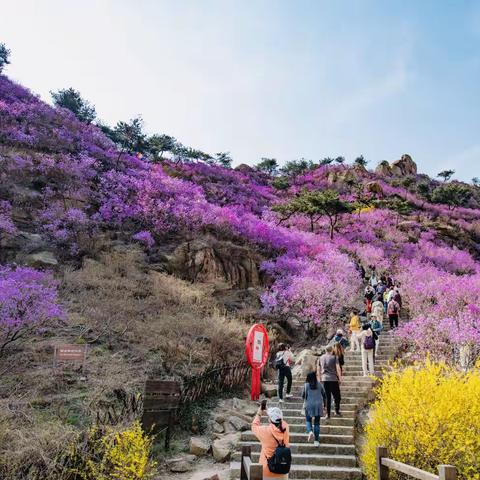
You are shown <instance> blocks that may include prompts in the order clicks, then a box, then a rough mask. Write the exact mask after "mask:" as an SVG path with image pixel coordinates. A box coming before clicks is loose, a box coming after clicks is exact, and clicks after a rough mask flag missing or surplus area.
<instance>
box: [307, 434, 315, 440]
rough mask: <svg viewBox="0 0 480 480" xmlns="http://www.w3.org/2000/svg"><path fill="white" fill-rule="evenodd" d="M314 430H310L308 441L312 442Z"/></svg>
mask: <svg viewBox="0 0 480 480" xmlns="http://www.w3.org/2000/svg"><path fill="white" fill-rule="evenodd" d="M313 437H314V435H313V432H308V438H307V442H311V441H312V440H313Z"/></svg>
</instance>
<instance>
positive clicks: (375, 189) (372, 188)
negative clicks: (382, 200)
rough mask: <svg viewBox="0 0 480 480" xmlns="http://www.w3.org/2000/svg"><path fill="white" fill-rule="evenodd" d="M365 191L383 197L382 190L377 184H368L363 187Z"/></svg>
mask: <svg viewBox="0 0 480 480" xmlns="http://www.w3.org/2000/svg"><path fill="white" fill-rule="evenodd" d="M365 190H366V191H367V192H370V193H373V194H375V195H379V196H380V195H383V188H382V186H381V185H380V184H379V183H378V182H368V183H367V184H366V185H365Z"/></svg>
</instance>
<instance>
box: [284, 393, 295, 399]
mask: <svg viewBox="0 0 480 480" xmlns="http://www.w3.org/2000/svg"><path fill="white" fill-rule="evenodd" d="M292 397H293V395H292V394H291V393H287V394H286V395H285V398H292Z"/></svg>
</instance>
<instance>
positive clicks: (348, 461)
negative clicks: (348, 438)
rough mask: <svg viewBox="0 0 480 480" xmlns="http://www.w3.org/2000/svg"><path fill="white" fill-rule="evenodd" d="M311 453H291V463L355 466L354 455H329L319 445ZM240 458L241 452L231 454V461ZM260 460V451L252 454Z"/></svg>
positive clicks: (253, 459) (255, 458) (255, 461)
mask: <svg viewBox="0 0 480 480" xmlns="http://www.w3.org/2000/svg"><path fill="white" fill-rule="evenodd" d="M315 450H317V451H313V453H293V452H292V464H294V465H329V466H339V467H356V466H357V458H356V457H355V455H331V454H325V453H319V452H320V446H318V447H315ZM241 458H242V454H241V452H235V453H234V455H233V458H232V460H233V462H240V460H241ZM259 460H260V453H259V452H255V453H253V454H252V461H253V462H254V463H258V462H259Z"/></svg>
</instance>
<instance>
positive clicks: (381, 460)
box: [377, 447, 457, 480]
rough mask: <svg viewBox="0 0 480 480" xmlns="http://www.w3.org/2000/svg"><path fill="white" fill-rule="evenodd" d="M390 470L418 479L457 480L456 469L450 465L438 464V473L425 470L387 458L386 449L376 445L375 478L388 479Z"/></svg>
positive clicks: (378, 479)
mask: <svg viewBox="0 0 480 480" xmlns="http://www.w3.org/2000/svg"><path fill="white" fill-rule="evenodd" d="M390 470H395V471H396V472H401V473H405V474H406V475H409V476H410V477H413V478H417V479H418V480H457V469H456V468H455V467H453V466H452V465H439V466H438V475H435V474H434V473H430V472H425V471H424V470H420V469H419V468H416V467H412V466H411V465H407V464H406V463H402V462H397V461H396V460H392V459H391V458H388V449H387V448H385V447H377V480H388V478H389V474H390Z"/></svg>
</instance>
